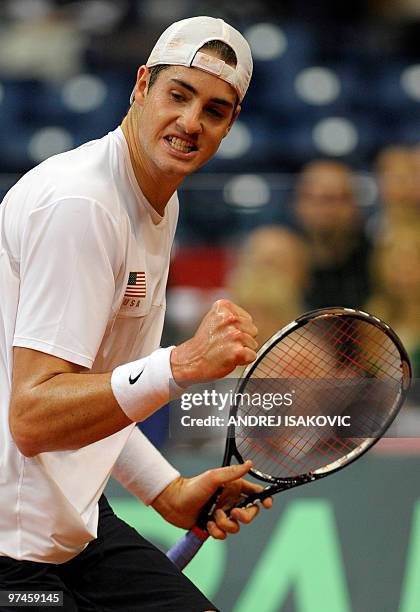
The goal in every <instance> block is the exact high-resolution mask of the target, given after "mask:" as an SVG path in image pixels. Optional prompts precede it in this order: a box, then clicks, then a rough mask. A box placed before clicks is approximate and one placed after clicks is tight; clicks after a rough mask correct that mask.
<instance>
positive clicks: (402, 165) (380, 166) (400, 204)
mask: <svg viewBox="0 0 420 612" xmlns="http://www.w3.org/2000/svg"><path fill="white" fill-rule="evenodd" d="M419 170H420V150H418V149H413V148H411V147H408V146H401V145H400V146H392V147H387V148H385V149H383V150H382V151H381V152H380V153H379V155H378V157H377V160H376V173H377V179H378V187H379V197H380V203H381V212H380V215H379V219H377V220H376V223H375V226H376V227H374V231H375V234H377V238H378V239H379V240H380V239H381V237H383V236H385V235H386V234H388V233H389V232H391V231H394V230H395V228H397V227H401V226H405V225H411V224H412V223H413V222H414V223H416V222H417V221H418V219H419V217H420V184H419V178H418V177H419V176H420V172H419Z"/></svg>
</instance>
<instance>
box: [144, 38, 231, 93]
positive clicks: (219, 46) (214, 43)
mask: <svg viewBox="0 0 420 612" xmlns="http://www.w3.org/2000/svg"><path fill="white" fill-rule="evenodd" d="M206 49H207V50H209V51H214V52H215V53H216V55H217V57H219V58H220V59H221V60H223V61H224V62H226V64H229V66H234V67H235V66H236V64H237V63H238V58H237V57H236V53H235V51H234V50H233V49H232V47H230V46H229V45H228V44H227V43H225V42H223V41H222V40H210V41H209V42H207V43H206V44H205V45H203V46H202V47H201V49H199V50H200V51H205V50H206ZM169 67H170V64H158V65H157V66H152V68H150V78H149V89H150V88H151V87H152V85H153V84H154V83H156V80H157V78H158V76H159V74H160V73H161V72H163V71H164V70H165V69H166V68H169Z"/></svg>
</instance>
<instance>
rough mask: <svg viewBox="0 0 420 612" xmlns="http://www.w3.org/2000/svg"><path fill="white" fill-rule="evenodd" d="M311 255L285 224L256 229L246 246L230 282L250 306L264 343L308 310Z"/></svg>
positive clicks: (238, 298)
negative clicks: (306, 302) (307, 287)
mask: <svg viewBox="0 0 420 612" xmlns="http://www.w3.org/2000/svg"><path fill="white" fill-rule="evenodd" d="M307 276H308V257H307V252H306V248H305V245H304V243H303V242H302V240H301V239H300V238H299V236H297V235H296V234H295V233H294V232H292V231H291V230H289V229H287V228H286V227H282V226H262V227H260V228H258V229H256V230H255V231H254V232H253V233H252V234H251V235H250V237H249V239H248V240H247V242H246V243H245V245H244V246H243V248H242V250H241V253H240V255H239V259H238V262H237V265H236V267H235V269H234V270H233V272H232V274H231V278H230V282H229V289H230V291H231V294H232V299H233V300H235V301H236V302H237V303H238V304H240V305H241V306H242V307H243V308H245V310H247V311H248V312H249V313H250V314H251V315H252V317H253V319H254V322H255V325H256V326H257V327H258V337H257V340H258V342H259V344H260V345H261V344H263V343H264V342H265V341H266V340H267V339H268V338H269V337H270V336H272V335H273V334H274V333H275V332H276V331H278V330H279V329H280V328H281V327H283V326H284V325H286V324H287V323H290V322H291V321H293V319H295V318H296V317H297V316H298V315H300V314H302V313H303V312H304V311H305V304H304V298H303V293H304V288H305V286H306V283H307Z"/></svg>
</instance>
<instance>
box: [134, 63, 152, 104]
mask: <svg viewBox="0 0 420 612" xmlns="http://www.w3.org/2000/svg"><path fill="white" fill-rule="evenodd" d="M149 78H150V70H149V68H148V67H147V66H144V65H143V66H140V68H139V69H138V70H137V80H136V84H135V85H134V89H133V93H132V94H131V95H132V98H133V102H135V103H136V104H139V105H140V106H143V104H144V100H145V98H146V95H147V91H148V87H149Z"/></svg>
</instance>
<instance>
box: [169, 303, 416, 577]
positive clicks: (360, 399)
mask: <svg viewBox="0 0 420 612" xmlns="http://www.w3.org/2000/svg"><path fill="white" fill-rule="evenodd" d="M410 380H411V367H410V362H409V359H408V356H407V353H406V351H405V349H404V347H403V345H402V343H401V341H400V339H399V338H398V336H397V335H396V334H395V332H394V331H393V330H392V329H391V328H390V327H389V326H388V325H387V324H386V323H384V322H383V321H381V320H379V319H378V318H377V317H375V316H372V315H370V314H368V313H366V312H361V311H357V310H353V309H350V308H324V309H320V310H314V311H311V312H309V313H307V314H304V315H302V316H301V317H299V318H298V319H296V321H294V322H293V323H290V324H289V325H287V326H286V327H284V328H283V329H282V330H280V331H279V332H278V333H276V334H275V335H274V336H272V338H270V339H269V340H268V341H267V342H266V343H265V344H264V345H263V346H262V347H261V349H260V350H259V351H258V354H257V358H256V360H255V361H254V362H253V363H252V364H250V365H249V366H247V368H246V369H245V370H244V372H243V374H242V377H241V378H240V379H239V381H238V384H237V387H236V391H235V393H234V395H233V398H234V401H233V403H232V405H231V408H230V414H229V421H234V422H233V423H232V422H231V423H230V425H229V427H228V433H227V440H226V447H225V454H224V458H223V466H226V465H230V464H231V461H232V460H233V459H235V460H237V461H238V462H239V463H243V462H245V461H246V460H248V459H250V460H252V464H253V465H252V468H251V470H250V471H249V474H251V475H252V476H254V477H255V478H257V479H258V480H261V481H263V482H265V483H268V485H267V486H266V487H265V488H264V489H263V490H262V491H260V492H259V493H254V494H251V495H249V496H248V497H246V499H244V500H243V501H241V502H240V503H239V504H238V507H248V506H249V505H251V504H255V503H257V502H259V501H262V500H263V499H265V498H266V497H269V496H271V495H273V494H275V493H279V492H281V491H285V490H287V489H290V488H293V487H297V486H299V485H302V484H305V483H308V482H313V481H315V480H318V479H320V478H323V477H324V476H327V475H329V474H333V473H334V472H337V471H338V470H340V469H341V468H343V467H345V466H346V465H349V464H350V463H352V462H353V461H354V460H356V459H358V458H359V457H361V455H363V453H365V452H366V451H367V450H368V449H369V448H371V447H372V446H373V445H374V444H375V442H377V441H378V440H379V439H380V438H381V437H382V436H383V435H384V433H385V432H386V430H387V429H388V427H389V426H390V425H391V423H392V421H393V420H394V418H395V417H396V415H397V413H398V411H399V409H400V408H401V406H402V404H403V402H404V399H405V397H406V394H407V392H408V389H409V386H410ZM256 394H259V397H260V398H261V401H259V402H254V401H253V400H251V398H255V396H256ZM267 394H268V395H267ZM274 394H277V396H276V397H277V400H279V398H282V399H283V400H284V401H277V405H275V404H274V405H272V406H271V408H270V410H269V411H267V410H266V409H264V408H262V404H263V401H262V399H263V398H264V397H265V398H267V397H270V396H271V398H272V399H273V397H274ZM268 414H269V415H270V416H271V417H273V418H274V420H275V421H276V422H275V424H274V425H271V426H270V425H269V426H258V424H257V425H255V422H256V421H257V423H258V422H259V418H258V417H260V416H267V415H268ZM251 416H252V417H257V419H255V418H254V419H251V418H250V417H251ZM230 417H234V419H232V420H231V419H230ZM344 417H345V418H344ZM302 419H303V421H302ZM340 419H341V420H340ZM349 422H350V423H351V425H350V427H349V426H348V424H349ZM290 423H292V424H293V426H290ZM302 423H303V424H302ZM308 423H309V425H308ZM343 423H346V425H343ZM219 494H220V491H218V492H216V493H215V495H214V496H213V497H212V498H211V499H210V500H209V501H208V503H207V504H206V505H205V507H204V508H203V510H202V511H201V513H200V515H199V518H198V520H197V524H196V526H195V527H193V528H192V529H191V530H190V531H189V532H188V533H187V534H186V535H185V536H184V537H183V538H181V539H180V540H179V541H178V542H177V543H176V544H175V545H174V546H173V547H172V548H171V549H170V550H169V551H168V553H167V555H168V557H169V558H170V559H171V560H172V561H173V562H174V563H175V565H176V566H177V567H178V568H179V569H181V570H182V569H183V568H184V567H185V566H186V565H187V564H188V563H189V562H190V560H191V559H192V558H193V557H194V555H195V554H196V553H197V552H198V550H199V549H200V547H201V546H202V544H203V543H204V541H205V540H206V539H207V537H208V533H207V532H206V525H207V521H208V520H209V519H210V518H211V517H212V514H213V511H214V508H215V505H216V502H217V497H218V495H219Z"/></svg>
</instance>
